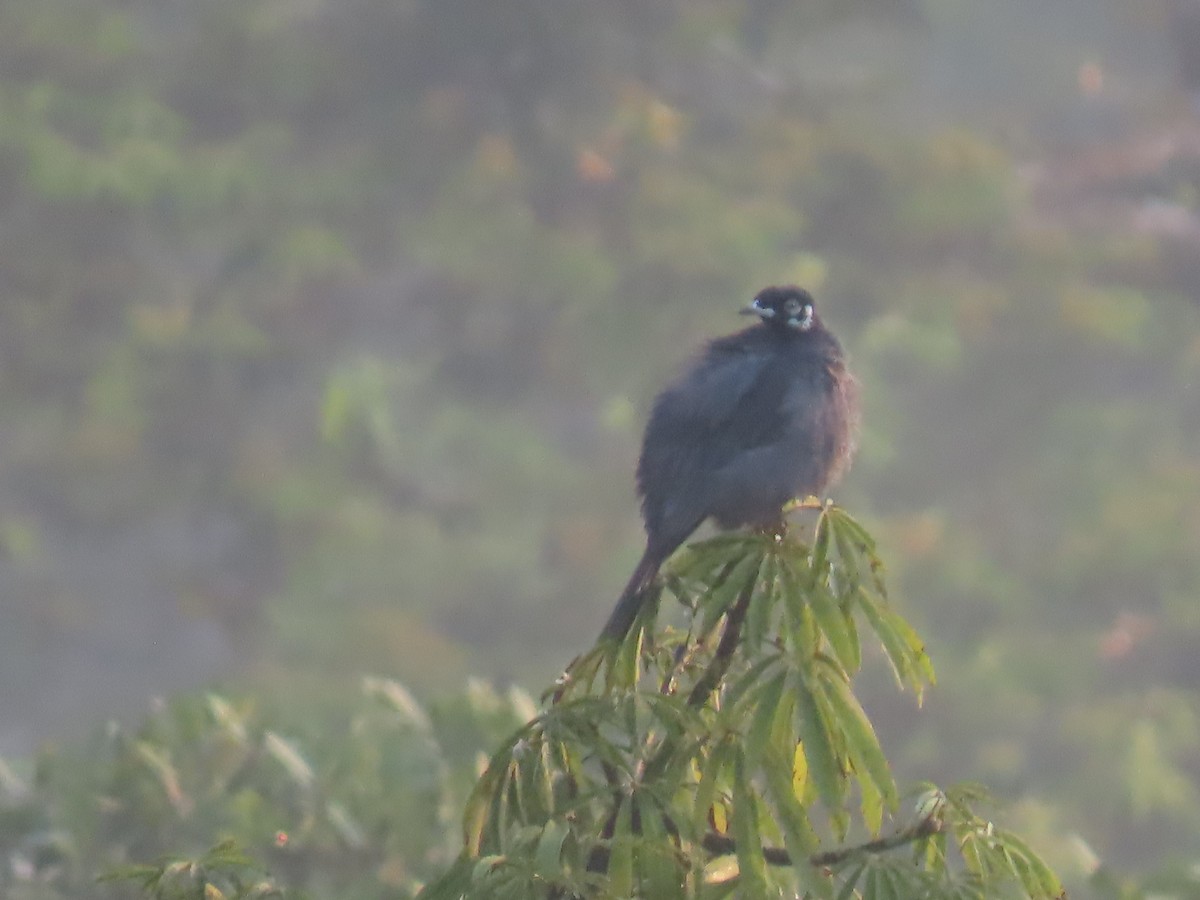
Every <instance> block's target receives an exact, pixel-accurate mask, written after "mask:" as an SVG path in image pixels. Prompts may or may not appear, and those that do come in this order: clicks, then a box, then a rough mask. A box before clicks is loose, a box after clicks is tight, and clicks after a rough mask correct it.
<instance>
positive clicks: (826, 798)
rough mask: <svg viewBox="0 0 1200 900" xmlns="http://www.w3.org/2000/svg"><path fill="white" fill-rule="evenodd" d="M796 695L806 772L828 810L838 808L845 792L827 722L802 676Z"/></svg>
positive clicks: (797, 685)
mask: <svg viewBox="0 0 1200 900" xmlns="http://www.w3.org/2000/svg"><path fill="white" fill-rule="evenodd" d="M794 687H795V691H796V698H797V701H798V707H799V713H800V723H799V727H800V737H801V740H802V742H803V746H804V756H805V758H806V759H807V760H808V774H809V777H810V778H811V779H812V781H813V783H814V784H815V785H816V786H817V794H818V795H819V796H820V797H821V800H822V802H824V804H825V806H826V807H828V808H829V810H830V811H831V812H832V811H834V810H836V809H839V808H840V807H841V805H842V800H843V798H844V797H845V794H846V784H845V780H844V777H843V773H842V768H841V766H840V765H839V763H838V759H837V755H836V754H835V753H834V749H833V747H834V744H833V739H832V734H831V731H830V726H829V722H828V721H826V718H825V714H824V713H823V712H822V711H821V708H820V706H819V705H818V704H817V700H816V698H815V697H814V696H813V694H812V691H811V690H810V689H809V685H808V682H807V680H806V679H803V678H797V679H796V684H795V686H794Z"/></svg>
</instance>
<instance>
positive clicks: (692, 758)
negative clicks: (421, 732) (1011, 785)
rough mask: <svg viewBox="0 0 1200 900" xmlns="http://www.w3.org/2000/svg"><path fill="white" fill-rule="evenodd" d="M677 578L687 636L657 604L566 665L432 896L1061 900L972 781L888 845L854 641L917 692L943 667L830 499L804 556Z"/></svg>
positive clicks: (787, 541) (707, 556) (785, 545)
mask: <svg viewBox="0 0 1200 900" xmlns="http://www.w3.org/2000/svg"><path fill="white" fill-rule="evenodd" d="M665 585H666V588H665V590H666V592H668V593H669V594H670V595H671V596H672V597H673V598H674V599H675V600H677V601H678V602H679V603H680V604H681V605H682V606H683V607H684V608H685V609H686V610H687V617H686V623H685V626H684V628H683V629H681V630H666V631H664V632H662V633H659V631H658V630H657V629H656V627H655V623H656V619H657V613H658V612H659V609H658V606H659V602H660V600H661V597H656V598H654V599H653V600H652V601H650V602H647V603H646V604H645V605H644V607H643V609H642V611H641V613H640V614H639V618H638V621H637V623H636V625H635V627H634V629H633V630H632V632H631V633H630V634H629V635H628V636H626V638H625V639H624V640H623V641H621V642H620V644H619V645H615V646H614V645H612V643H611V642H602V643H601V644H600V645H598V646H597V648H596V649H594V650H592V651H591V652H590V653H588V654H585V655H584V656H583V657H580V658H579V659H577V660H576V661H575V662H574V663H572V664H571V666H570V667H569V668H568V670H567V672H566V673H565V674H564V676H563V678H562V679H561V680H560V683H559V685H558V686H557V687H556V688H555V689H553V690H552V691H551V694H550V697H551V703H550V705H549V707H548V708H547V709H546V710H545V711H544V712H543V713H542V714H540V715H539V716H537V717H536V718H535V719H533V721H531V722H530V723H528V724H527V725H525V726H523V727H522V728H521V729H519V730H518V731H517V732H516V733H515V734H514V735H512V736H511V737H509V738H507V739H506V740H505V742H504V743H503V745H502V746H501V748H500V749H499V750H498V751H497V752H496V753H495V754H494V755H493V756H492V758H491V759H490V761H489V762H488V766H487V769H486V770H485V772H484V774H483V776H482V777H481V778H480V780H479V782H478V784H477V785H476V787H475V790H474V791H473V793H472V795H471V798H470V799H469V800H468V802H467V805H466V811H465V813H464V829H465V836H464V842H465V847H464V850H463V853H462V855H461V856H460V858H459V860H458V861H457V862H456V863H455V865H453V866H452V867H451V868H450V869H449V870H448V871H447V873H446V874H445V875H443V876H442V877H441V878H439V879H438V880H437V881H436V882H435V883H434V884H433V885H431V886H430V887H429V888H428V889H427V890H426V891H425V892H424V893H423V894H422V897H424V898H427V900H457V898H460V897H514V898H517V897H523V898H534V897H563V896H573V897H576V896H577V897H628V896H645V897H655V898H670V897H679V898H683V897H697V898H716V897H728V896H734V895H736V896H743V897H770V896H795V895H797V892H799V893H803V894H804V895H805V896H812V897H828V898H832V897H833V896H834V894H835V893H836V894H837V895H838V896H839V897H850V896H862V897H867V898H884V897H896V896H918V895H919V896H924V897H931V898H932V897H967V896H973V897H999V896H1007V895H1010V894H1011V895H1013V896H1018V895H1021V896H1028V897H1037V898H1050V897H1059V896H1062V887H1061V885H1060V884H1059V882H1058V879H1057V878H1056V877H1055V876H1054V875H1053V873H1051V871H1050V870H1049V868H1047V866H1046V865H1045V863H1043V862H1042V861H1041V859H1040V858H1039V857H1038V856H1037V855H1036V854H1034V853H1033V852H1032V851H1031V850H1030V849H1029V848H1028V846H1027V845H1026V844H1025V843H1024V842H1023V841H1022V840H1021V839H1020V838H1018V837H1017V836H1016V835H1014V834H1011V833H1009V832H1004V831H1001V830H998V829H996V828H995V827H994V826H993V825H992V824H991V823H990V822H985V821H984V820H982V819H980V818H979V816H978V815H977V814H976V813H975V811H974V806H975V803H976V801H978V800H979V799H980V796H981V795H980V793H979V791H978V789H975V788H971V787H962V788H956V789H954V790H951V791H948V792H945V793H943V792H941V791H939V790H938V789H936V788H934V787H932V786H926V787H925V788H924V789H923V793H922V794H921V796H920V798H919V800H918V803H917V809H916V813H915V816H914V817H913V818H912V820H911V821H909V822H907V823H904V824H903V825H902V827H900V828H898V829H896V830H895V832H894V833H893V834H891V835H889V836H888V837H880V834H881V832H882V831H883V830H884V821H885V817H886V819H887V820H889V821H890V820H893V819H894V818H895V817H896V815H897V813H898V810H899V794H898V791H897V788H896V784H895V782H894V780H893V778H892V773H891V770H890V768H889V766H888V762H887V759H886V758H885V756H884V753H883V750H882V748H881V747H880V745H879V741H878V739H877V737H876V735H875V731H874V729H873V728H872V726H871V723H870V720H869V719H868V718H867V715H866V713H865V712H864V710H863V708H862V707H861V706H860V705H859V701H858V699H857V698H856V697H855V694H854V691H853V689H852V686H851V678H852V675H853V674H854V673H855V672H857V671H858V669H859V667H860V665H861V661H862V642H861V640H860V628H862V629H866V632H867V633H868V634H870V635H872V636H873V637H874V638H875V639H876V640H877V641H878V642H879V645H880V647H881V649H882V652H883V655H884V656H885V657H886V659H887V661H888V662H889V663H890V665H891V668H892V671H893V672H894V674H895V676H896V680H897V682H898V683H899V684H900V685H901V686H902V687H903V686H907V687H909V688H911V689H913V690H914V691H916V692H917V694H918V696H920V692H921V690H922V689H923V687H924V686H925V685H926V684H927V683H929V682H930V681H932V679H933V669H932V667H931V665H930V662H929V658H928V656H927V655H926V653H925V649H924V647H923V645H922V643H921V641H920V639H919V638H918V637H917V635H916V634H915V632H913V630H912V629H911V627H909V625H908V624H907V623H906V622H905V621H904V619H902V618H901V617H900V616H899V615H898V614H897V613H896V612H895V611H894V610H892V609H891V608H890V606H889V605H888V603H887V600H886V597H885V592H884V584H883V580H882V573H881V564H880V561H879V559H878V557H877V556H876V555H875V550H874V542H873V541H872V539H871V538H870V536H869V535H868V534H867V533H866V532H865V531H864V530H863V529H862V527H861V526H860V525H858V523H857V522H855V521H854V520H853V519H852V518H850V517H849V516H848V515H846V514H845V513H844V512H842V511H841V510H840V509H838V508H836V507H833V506H827V507H826V508H824V509H823V510H821V511H820V513H819V514H818V515H817V517H816V521H815V523H814V525H813V535H812V538H811V541H810V542H809V543H804V542H801V541H800V540H799V539H798V538H797V537H796V536H795V535H792V534H784V533H773V534H758V535H751V536H745V535H729V536H722V537H718V538H714V539H711V540H708V541H705V542H702V543H698V544H692V545H691V546H690V547H689V548H688V549H687V551H686V552H685V553H683V554H680V555H678V556H677V557H675V560H674V561H673V562H672V563H671V564H670V566H669V569H668V571H667V573H666V576H665ZM855 795H856V796H857V803H855V804H853V805H854V807H855V808H856V811H857V814H852V812H851V802H850V799H851V797H852V796H855ZM852 831H853V832H854V833H856V834H866V835H869V836H870V837H871V840H868V841H866V842H864V843H861V844H859V845H857V846H855V845H849V846H848V845H847V839H848V836H849V835H850V834H851V832H852ZM822 837H823V838H824V840H825V841H826V842H830V841H831V842H832V843H833V844H834V847H835V848H834V849H825V850H822V849H820V848H821V845H822ZM826 846H828V844H826ZM891 851H898V852H891Z"/></svg>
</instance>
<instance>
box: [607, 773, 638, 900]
mask: <svg viewBox="0 0 1200 900" xmlns="http://www.w3.org/2000/svg"><path fill="white" fill-rule="evenodd" d="M633 844H634V836H633V798H632V797H628V796H626V797H622V798H621V806H620V808H619V809H618V810H617V819H616V823H615V826H614V828H613V836H612V840H611V841H610V842H609V847H610V850H609V857H608V882H609V890H610V891H611V893H612V894H613V895H614V896H616V897H628V896H630V895H632V894H633Z"/></svg>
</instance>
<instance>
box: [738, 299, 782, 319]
mask: <svg viewBox="0 0 1200 900" xmlns="http://www.w3.org/2000/svg"><path fill="white" fill-rule="evenodd" d="M738 313H739V314H740V315H743V316H759V317H761V318H764V319H770V318H772V317H773V316H774V315H775V310H773V309H768V308H767V307H765V306H759V305H758V301H757V300H754V301H753V302H751V303H750V305H749V306H743V307H742V308H741V309H739V310H738Z"/></svg>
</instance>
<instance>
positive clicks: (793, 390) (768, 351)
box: [601, 286, 858, 640]
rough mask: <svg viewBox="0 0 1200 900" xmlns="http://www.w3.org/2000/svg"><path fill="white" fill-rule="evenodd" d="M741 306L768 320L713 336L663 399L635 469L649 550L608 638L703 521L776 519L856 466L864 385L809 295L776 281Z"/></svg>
mask: <svg viewBox="0 0 1200 900" xmlns="http://www.w3.org/2000/svg"><path fill="white" fill-rule="evenodd" d="M742 312H743V313H747V314H751V315H756V316H758V317H759V319H760V320H761V321H759V322H758V323H757V324H755V325H752V326H751V327H749V328H746V329H744V330H742V331H739V332H737V333H736V334H731V335H728V336H727V337H722V338H717V339H716V340H715V341H712V342H711V343H710V344H709V345H708V346H707V347H706V348H705V350H704V352H703V353H702V354H701V355H700V357H699V359H698V360H697V361H696V362H695V363H694V364H693V365H692V367H691V369H690V370H689V371H688V372H687V373H686V374H685V375H684V376H683V378H681V379H680V380H679V381H678V382H677V383H675V384H673V385H672V386H671V387H669V388H667V389H666V390H665V391H663V392H662V393H661V394H659V396H658V399H657V400H655V401H654V408H653V411H652V412H651V413H650V421H649V422H648V423H647V425H646V434H645V437H644V438H643V439H642V455H641V459H640V460H639V462H638V471H637V480H638V493H639V494H640V495H641V498H642V518H643V520H644V521H645V524H646V552H645V554H644V555H643V556H642V559H641V562H639V563H638V565H637V568H636V569H634V570H633V575H632V577H631V578H630V579H629V584H628V585H626V587H625V590H624V592H623V593H622V594H621V598H620V599H619V600H618V601H617V605H616V608H615V609H614V610H613V612H612V615H611V616H610V617H609V620H608V624H606V625H605V626H604V631H603V632H602V633H601V640H604V639H617V640H620V639H621V638H623V637H624V636H625V634H626V633H627V632H628V631H629V629H630V627H631V626H632V625H633V621H634V619H635V618H636V617H637V612H638V609H639V608H640V607H641V604H642V601H643V599H644V596H645V592H646V589H647V588H648V587H649V586H650V584H651V582H652V581H653V580H654V578H655V576H656V575H657V574H658V570H659V567H660V566H661V565H662V564H663V562H664V561H665V560H666V559H667V557H669V556H670V555H671V554H672V553H673V552H675V550H676V548H678V547H679V545H680V544H682V543H683V542H684V541H685V540H687V538H688V536H689V535H690V534H691V533H692V532H693V531H695V530H696V528H697V527H699V525H700V524H701V523H702V522H703V521H704V520H705V519H708V518H712V519H714V520H716V522H717V524H718V525H720V526H721V527H722V528H738V527H741V526H755V527H770V526H772V525H776V524H778V523H779V521H780V519H781V514H782V509H783V507H784V506H785V505H786V504H787V503H788V502H789V501H791V500H793V499H795V498H797V497H806V496H808V495H809V494H817V495H819V494H820V493H822V492H823V491H824V490H825V489H826V488H827V487H829V485H831V484H832V483H833V482H834V481H836V480H837V479H838V478H839V477H840V476H841V475H842V474H843V473H844V472H845V470H846V469H847V468H848V467H849V465H850V459H851V457H852V456H853V454H854V449H855V439H856V432H857V426H858V391H857V383H856V382H855V380H854V376H852V375H851V374H850V373H849V372H848V371H847V369H846V361H845V356H844V354H843V353H842V347H841V345H840V344H839V343H838V341H837V338H835V337H834V336H833V335H832V334H831V333H830V332H829V331H828V330H827V329H826V328H825V326H824V325H822V324H821V320H820V318H819V317H818V316H817V313H816V309H815V307H814V305H813V299H812V296H811V295H810V294H809V293H808V291H805V290H803V289H802V288H798V287H791V286H788V287H768V288H765V289H763V290H762V291H760V292H759V293H758V295H757V296H756V297H755V298H754V301H753V302H752V303H751V304H750V305H749V306H747V307H746V308H745V309H743V310H742Z"/></svg>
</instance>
